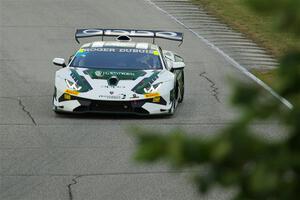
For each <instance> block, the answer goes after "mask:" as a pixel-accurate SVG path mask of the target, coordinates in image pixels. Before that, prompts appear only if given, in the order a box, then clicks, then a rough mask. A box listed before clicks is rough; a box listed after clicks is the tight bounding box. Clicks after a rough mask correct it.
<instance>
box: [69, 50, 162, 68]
mask: <svg viewBox="0 0 300 200" xmlns="http://www.w3.org/2000/svg"><path fill="white" fill-rule="evenodd" d="M70 66H71V67H83V68H93V69H134V70H147V69H149V70H150V69H162V64H161V61H160V57H159V52H158V51H156V50H148V49H136V48H120V47H117V48H115V47H113V48H83V49H79V51H78V52H77V53H76V55H75V58H74V59H73V61H72V63H71V64H70Z"/></svg>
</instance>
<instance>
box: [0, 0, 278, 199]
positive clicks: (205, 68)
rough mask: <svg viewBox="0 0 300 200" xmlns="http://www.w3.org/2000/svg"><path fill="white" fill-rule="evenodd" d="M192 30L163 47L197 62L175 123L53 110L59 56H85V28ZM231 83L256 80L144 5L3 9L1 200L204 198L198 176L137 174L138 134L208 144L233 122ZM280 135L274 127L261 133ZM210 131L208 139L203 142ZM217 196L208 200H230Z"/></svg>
mask: <svg viewBox="0 0 300 200" xmlns="http://www.w3.org/2000/svg"><path fill="white" fill-rule="evenodd" d="M85 27H86V28H90V27H92V28H94V27H99V28H136V29H162V30H174V31H175V30H176V31H182V32H184V34H185V42H184V44H183V45H182V46H181V47H178V44H177V43H174V42H167V41H162V40H159V41H158V43H159V44H161V46H162V47H163V48H165V49H170V50H174V51H176V52H178V53H179V54H181V55H182V56H183V57H184V58H185V61H186V63H187V67H186V71H185V73H186V74H185V76H186V85H185V87H186V95H185V100H184V103H183V104H182V105H180V107H179V108H178V111H177V113H176V115H175V116H174V117H172V118H140V117H135V116H117V115H85V116H56V115H55V114H54V113H53V112H52V110H51V95H52V93H53V80H54V72H55V70H57V69H58V68H57V67H54V66H53V65H52V64H51V61H52V59H53V58H54V57H64V58H68V56H69V55H70V54H71V53H72V52H74V51H75V50H77V49H78V48H79V46H78V44H76V42H75V41H74V31H75V29H76V28H85ZM228 77H234V78H237V79H241V80H245V81H248V78H247V77H246V76H245V75H243V74H241V73H240V72H239V71H238V70H237V69H235V68H234V67H232V66H231V65H230V64H229V63H228V62H227V61H226V60H225V59H224V58H223V57H221V56H220V54H218V53H216V52H215V51H214V50H212V49H211V48H209V47H207V45H206V44H204V43H203V42H202V41H201V40H199V39H198V38H197V37H196V36H195V35H193V34H192V33H191V32H189V31H188V30H186V29H185V28H184V27H183V26H181V25H180V24H178V23H176V22H175V21H174V20H172V19H171V18H169V17H168V16H167V15H165V14H163V13H161V12H160V11H158V10H157V9H155V8H154V7H153V6H151V5H150V4H148V3H147V2H145V1H143V0H126V1H124V0H0V175H1V176H0V199H1V200H10V199H22V200H23V199H26V200H44V199H45V200H48V199H49V200H50V199H51V200H52V199H53V200H58V199H84V200H88V199H91V200H96V199H131V200H134V199H136V200H154V199H163V200H177V199H178V200H182V199H189V200H192V199H199V197H198V194H197V193H196V191H195V190H194V189H195V188H194V187H193V186H192V185H191V184H189V182H191V179H189V177H190V176H191V173H190V172H188V171H186V172H179V171H174V170H170V169H169V168H168V167H167V166H165V165H164V164H157V165H151V166H149V165H137V164H136V163H135V162H134V161H133V160H132V153H133V152H134V149H135V146H134V140H133V138H131V136H130V135H128V134H127V132H126V130H127V129H128V127H132V126H136V125H140V126H142V127H144V128H146V129H151V130H159V129H162V130H166V131H168V130H174V129H175V130H176V129H185V130H187V131H188V132H190V133H191V134H198V135H201V136H203V137H207V136H209V135H210V134H213V133H214V132H215V131H216V130H218V129H219V128H222V127H224V126H226V124H228V123H231V122H232V119H233V118H234V116H236V114H237V113H236V112H234V110H233V109H232V108H231V107H230V106H228V100H229V97H230V84H228V81H227V80H228ZM253 126H254V127H255V128H257V129H258V130H264V132H266V133H267V134H268V133H275V132H278V130H279V129H278V127H276V126H274V125H273V124H267V123H257V124H255V125H253ZM199 132H201V133H199ZM228 195H230V194H228V193H226V192H225V193H223V192H222V190H215V191H213V192H212V193H210V194H209V195H208V196H201V198H200V199H226V198H228Z"/></svg>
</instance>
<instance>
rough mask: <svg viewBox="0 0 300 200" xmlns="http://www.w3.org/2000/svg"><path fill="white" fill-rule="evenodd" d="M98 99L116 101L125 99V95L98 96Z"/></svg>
mask: <svg viewBox="0 0 300 200" xmlns="http://www.w3.org/2000/svg"><path fill="white" fill-rule="evenodd" d="M99 98H102V99H114V100H117V99H125V98H126V95H125V94H120V95H99Z"/></svg>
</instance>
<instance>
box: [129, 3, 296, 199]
mask: <svg viewBox="0 0 300 200" xmlns="http://www.w3.org/2000/svg"><path fill="white" fill-rule="evenodd" d="M243 1H245V3H246V4H247V5H249V6H250V7H252V8H253V9H254V10H256V11H257V12H258V13H261V14H266V13H267V14H268V15H271V16H273V17H274V22H275V24H276V25H277V26H278V27H279V28H280V30H281V31H288V32H292V33H294V34H295V35H296V36H297V37H300V1H299V0H243ZM280 63H281V65H280V67H279V69H278V75H279V79H278V85H279V87H278V88H277V91H278V93H279V94H280V95H281V96H283V97H285V98H287V99H289V100H290V101H291V103H292V104H293V106H294V107H293V109H288V108H286V107H284V106H283V105H282V103H280V102H279V101H277V100H275V99H274V98H273V97H270V96H267V97H266V95H265V93H266V91H264V90H263V89H262V88H260V87H259V86H255V85H253V84H251V85H247V84H245V83H238V84H235V88H234V95H233V97H232V102H233V105H234V106H236V107H238V108H239V109H240V115H239V117H238V118H237V119H236V120H235V122H234V123H232V124H231V125H229V126H228V127H226V128H224V129H223V130H221V131H220V132H219V133H218V134H216V136H214V137H211V138H205V139H204V138H201V137H200V136H188V135H187V134H185V133H184V132H182V133H180V132H178V133H171V134H167V135H166V134H164V133H153V131H145V130H140V129H138V130H135V131H134V132H135V133H136V134H135V136H136V140H137V145H138V149H137V152H136V159H137V160H139V161H143V162H155V161H158V160H164V161H166V162H168V163H170V165H171V166H172V167H176V168H178V169H184V168H189V167H192V166H203V165H205V166H208V168H209V170H208V172H207V173H204V174H198V175H196V176H197V177H196V179H195V180H196V183H197V185H198V186H199V190H200V191H201V192H204V193H205V192H207V191H208V190H209V189H211V187H213V186H215V185H216V184H219V185H221V186H223V187H228V188H232V187H234V188H237V189H238V192H237V194H236V196H235V197H234V199H262V200H265V199H298V196H299V195H300V181H299V180H300V51H299V50H295V49H294V50H291V51H290V52H289V53H287V54H286V55H285V56H284V57H283V58H282V59H281V61H280ZM268 119H273V120H278V121H279V123H281V124H283V125H284V126H286V127H287V130H288V135H287V137H286V139H282V140H280V141H276V142H275V141H271V140H266V139H263V138H262V137H260V136H259V134H257V133H255V132H254V131H253V129H252V128H251V124H252V123H253V122H255V121H257V120H268ZM199 131H200V130H199Z"/></svg>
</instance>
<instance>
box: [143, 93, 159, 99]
mask: <svg viewBox="0 0 300 200" xmlns="http://www.w3.org/2000/svg"><path fill="white" fill-rule="evenodd" d="M144 97H146V98H154V97H160V94H159V93H158V92H156V93H148V94H144Z"/></svg>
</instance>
